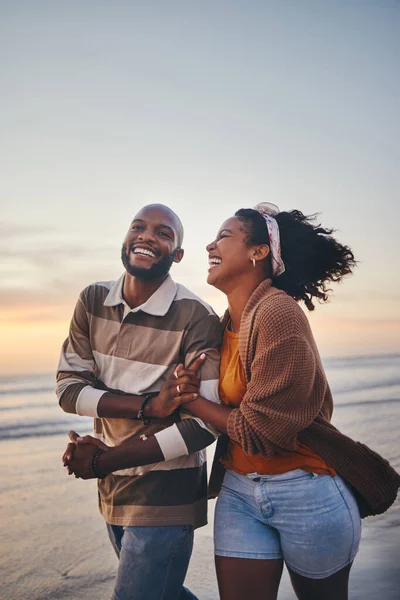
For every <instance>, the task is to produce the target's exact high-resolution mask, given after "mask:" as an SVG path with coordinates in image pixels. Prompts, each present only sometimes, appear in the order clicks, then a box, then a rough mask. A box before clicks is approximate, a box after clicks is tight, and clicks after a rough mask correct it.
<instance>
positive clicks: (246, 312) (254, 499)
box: [64, 204, 400, 600]
mask: <svg viewBox="0 0 400 600" xmlns="http://www.w3.org/2000/svg"><path fill="white" fill-rule="evenodd" d="M331 234H332V231H331V230H327V229H323V228H321V227H320V226H319V225H314V224H313V222H312V219H309V218H307V217H305V216H304V215H303V214H302V213H301V212H299V211H291V212H278V211H277V209H276V207H273V205H265V204H264V205H258V206H257V207H256V209H255V210H253V209H241V210H239V211H237V212H236V213H235V216H234V217H232V218H230V219H228V220H227V221H225V223H224V224H223V225H222V227H221V228H220V230H219V231H218V234H217V237H216V239H215V241H213V242H212V243H211V244H209V245H208V246H207V250H208V253H209V265H210V269H209V274H208V283H209V284H211V285H213V286H215V287H216V288H218V289H219V290H221V291H223V292H224V293H225V294H226V296H227V299H228V311H227V313H226V315H225V318H224V320H223V326H224V339H223V345H222V352H221V374H220V386H219V387H220V397H221V400H222V404H221V405H216V404H213V403H212V402H209V401H207V400H206V399H204V398H201V397H198V398H197V399H196V400H194V401H192V402H189V403H186V404H185V408H186V409H188V410H190V411H191V412H192V413H193V414H194V415H195V416H198V417H200V418H201V419H203V420H204V421H207V422H208V423H210V424H211V425H212V426H214V427H215V428H216V429H218V430H219V431H221V432H225V433H227V434H228V436H229V438H228V437H227V436H224V435H223V436H221V437H220V439H219V442H218V446H217V457H221V461H220V462H219V461H218V460H214V465H213V471H212V476H211V481H210V487H211V488H212V494H214V495H216V493H218V491H219V487H220V481H218V480H219V477H220V474H221V473H220V472H221V469H220V466H221V463H222V464H223V466H224V467H225V469H226V473H225V477H224V481H223V485H222V491H221V492H220V495H219V498H218V501H217V505H216V511H215V555H216V568H217V577H218V584H219V590H220V595H221V598H222V600H236V599H237V600H239V599H240V600H242V599H243V598H245V597H248V598H252V599H254V600H258V599H260V600H261V599H263V600H275V599H276V598H277V594H278V587H279V582H280V578H281V574H282V568H283V562H285V563H286V566H287V568H288V570H289V573H290V577H291V581H292V584H293V588H294V590H295V593H296V595H297V597H298V598H300V599H301V600H314V599H315V600H316V599H318V600H319V599H320V598H322V597H323V598H324V599H325V600H333V599H335V600H346V599H347V597H348V578H349V572H350V568H351V565H352V562H353V560H354V557H355V555H356V553H357V550H358V544H359V540H360V534H361V524H360V511H361V513H362V514H361V516H366V515H368V514H377V513H379V512H383V511H384V510H386V509H387V508H388V507H389V506H390V505H391V504H392V502H393V501H394V499H395V498H396V493H397V489H398V488H399V486H400V477H399V476H398V474H397V473H396V472H395V471H394V470H393V469H391V467H390V465H389V464H388V463H387V462H386V461H385V460H384V459H382V458H381V457H379V456H378V455H376V454H375V453H374V452H372V451H371V450H369V449H368V448H366V447H365V446H363V445H362V444H359V443H356V442H353V441H352V440H350V439H349V438H347V437H346V436H344V435H342V434H341V433H340V432H339V431H337V430H336V429H335V428H334V427H333V426H332V425H331V424H330V423H329V420H330V417H331V414H332V397H331V393H330V390H329V386H328V383H327V381H326V377H325V373H324V370H323V367H322V364H321V360H320V357H319V354H318V350H317V347H316V344H315V341H314V339H313V336H312V333H311V330H310V327H309V324H308V321H307V318H306V316H305V314H304V312H303V310H302V309H301V308H300V307H299V305H298V304H297V302H298V301H300V300H302V301H304V303H305V305H306V306H307V308H308V309H309V310H313V309H314V300H315V299H317V300H319V301H321V302H324V301H326V300H327V292H328V287H327V286H328V285H329V284H330V282H332V281H340V280H341V278H342V277H343V276H344V275H347V274H349V273H351V271H352V269H353V268H354V266H355V260H354V256H353V253H352V252H351V250H350V249H349V248H348V247H347V246H343V245H341V244H339V243H338V242H337V241H336V240H335V239H334V238H333V237H332V236H331ZM197 366H198V364H197V363H196V367H197ZM176 377H179V381H180V382H181V381H183V379H182V378H184V377H187V378H188V379H187V381H188V383H187V384H182V385H179V386H177V388H178V389H177V393H186V392H187V393H189V392H192V391H193V385H196V380H195V379H194V378H193V379H190V378H191V372H190V371H185V370H184V369H183V367H182V365H180V366H179V367H178V368H177V370H176ZM86 441H87V442H89V443H97V445H98V442H94V440H93V438H90V436H87V438H86ZM146 443H147V442H146ZM101 448H102V449H103V450H105V449H107V448H106V447H104V446H100V448H99V449H98V450H97V453H102V451H103V450H102V449H101ZM124 448H125V458H126V460H128V455H129V454H130V451H129V448H128V445H126V446H125V447H124ZM136 448H137V445H136ZM132 449H133V446H132ZM109 454H111V452H107V453H106V454H105V455H104V454H103V455H99V454H97V455H95V458H96V459H97V458H99V459H100V462H99V463H97V465H98V466H102V465H101V460H102V459H103V458H105V459H107V455H109ZM64 458H65V456H64ZM89 458H90V455H89ZM129 460H130V461H131V463H132V465H131V466H135V465H136V464H142V462H141V461H139V460H136V462H135V461H134V460H133V458H129ZM125 462H126V461H125ZM65 463H66V464H67V463H68V460H65ZM131 463H130V464H131ZM91 464H92V465H93V459H92V463H91ZM105 464H106V461H105V460H103V466H102V468H100V469H99V470H100V471H101V472H103V473H104V474H105V473H107V472H110V471H111V470H113V469H111V468H109V469H107V468H106V469H105V470H104V466H105ZM122 466H127V465H126V464H125V463H124V464H122V463H121V464H118V465H117V464H114V465H113V468H114V469H116V468H117V467H118V468H120V467H122ZM339 473H340V475H339ZM95 474H96V475H97V473H95ZM81 476H82V475H81ZM91 476H94V475H91V474H89V475H85V477H91ZM341 476H343V477H344V478H342V477H341ZM345 480H346V481H347V482H350V483H351V485H352V488H351V489H350V487H349V485H348V484H347V483H346V482H345ZM356 496H357V498H356ZM356 500H357V501H356Z"/></svg>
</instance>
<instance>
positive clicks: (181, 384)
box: [145, 354, 206, 419]
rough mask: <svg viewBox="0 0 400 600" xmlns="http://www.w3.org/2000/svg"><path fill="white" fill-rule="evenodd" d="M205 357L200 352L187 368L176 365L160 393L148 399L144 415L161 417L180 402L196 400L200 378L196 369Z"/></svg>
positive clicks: (170, 412) (171, 410)
mask: <svg viewBox="0 0 400 600" xmlns="http://www.w3.org/2000/svg"><path fill="white" fill-rule="evenodd" d="M205 359H206V355H205V354H202V355H201V356H199V358H197V359H196V360H195V361H194V362H193V363H192V365H191V366H190V369H187V370H186V369H184V366H183V365H178V367H177V368H176V369H175V371H174V373H173V374H172V375H171V377H170V378H169V379H167V381H166V382H165V383H164V385H163V387H162V388H161V391H160V393H159V394H158V395H157V396H154V397H153V398H152V399H151V400H150V402H149V404H148V405H147V407H146V409H145V415H146V416H149V417H157V418H160V419H162V418H165V417H168V416H169V415H170V414H172V413H173V412H174V411H175V410H176V409H177V408H178V407H179V406H180V405H181V404H185V402H191V401H192V400H196V398H198V396H199V388H200V379H199V377H198V375H197V372H196V371H197V370H198V369H200V367H201V366H202V365H203V364H204V361H205Z"/></svg>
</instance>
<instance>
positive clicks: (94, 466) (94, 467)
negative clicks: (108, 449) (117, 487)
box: [91, 448, 107, 479]
mask: <svg viewBox="0 0 400 600" xmlns="http://www.w3.org/2000/svg"><path fill="white" fill-rule="evenodd" d="M104 452H105V450H102V449H101V448H97V450H96V452H95V453H94V454H93V456H92V463H91V467H92V471H93V473H94V475H95V477H97V479H104V478H105V477H107V475H102V474H101V473H100V471H99V470H98V468H97V461H98V458H99V456H100V454H104Z"/></svg>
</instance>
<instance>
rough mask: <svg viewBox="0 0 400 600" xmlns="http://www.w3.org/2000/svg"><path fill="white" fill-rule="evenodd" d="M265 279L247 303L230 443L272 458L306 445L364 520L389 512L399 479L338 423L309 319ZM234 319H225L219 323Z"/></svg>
mask: <svg viewBox="0 0 400 600" xmlns="http://www.w3.org/2000/svg"><path fill="white" fill-rule="evenodd" d="M271 283H272V282H271V280H270V279H267V280H265V281H263V282H262V283H261V284H260V285H259V286H258V288H257V289H256V290H255V291H254V293H253V294H252V296H251V298H250V299H249V301H248V303H247V305H246V307H245V310H244V312H243V315H242V319H241V324H240V331H239V354H240V358H241V360H242V364H243V366H244V370H245V374H246V380H247V387H246V393H245V395H244V398H243V401H242V402H241V404H240V406H239V407H238V408H236V409H234V410H233V411H232V412H231V414H230V416H229V419H228V424H227V431H228V435H229V438H230V439H232V440H233V441H235V442H236V443H237V444H239V445H240V446H241V447H242V448H243V450H244V451H245V452H247V453H248V454H252V455H254V454H258V453H259V454H262V455H263V456H265V457H267V458H268V457H272V456H276V455H279V454H282V453H283V452H285V451H291V450H295V449H296V447H297V444H298V442H301V443H302V444H305V445H306V446H308V447H309V448H310V449H311V450H313V451H314V452H315V453H316V454H318V455H319V456H320V457H321V458H323V459H324V460H325V461H326V462H327V463H328V464H329V465H331V466H332V467H333V468H334V469H335V470H336V471H337V472H338V473H339V474H340V475H341V476H342V477H343V478H344V479H345V480H346V481H347V482H348V483H349V484H350V485H351V486H352V488H353V491H354V493H355V496H356V498H357V501H358V505H359V508H360V514H361V516H362V517H365V516H368V515H375V514H379V513H382V512H384V511H385V510H387V509H388V508H389V506H391V504H392V503H393V502H394V500H395V499H396V496H397V491H398V489H399V487H400V475H399V474H398V473H396V471H394V469H392V467H391V466H390V465H389V463H388V462H387V461H386V460H385V459H383V458H382V457H381V456H379V455H378V454H376V453H375V452H373V451H372V450H370V449H369V448H368V447H367V446H365V445H364V444H361V443H360V442H355V441H353V440H351V439H350V438H348V437H347V436H345V435H343V434H342V433H340V431H338V430H337V429H336V428H335V427H334V426H333V425H331V423H330V422H329V421H330V418H331V415H332V396H331V392H330V389H329V386H328V382H327V380H326V376H325V372H324V369H323V366H322V363H321V359H320V356H319V353H318V349H317V346H316V344H315V340H314V337H313V335H312V332H311V328H310V325H309V323H308V319H307V317H306V315H305V314H304V312H303V310H302V309H301V308H300V306H299V305H298V304H297V302H296V301H295V300H294V299H293V298H292V297H291V296H288V295H287V294H286V293H285V292H283V291H281V290H278V289H276V288H274V287H272V286H271ZM228 319H229V314H228V313H226V315H225V317H224V319H223V321H222V324H223V325H225V324H226V323H227V321H228ZM229 438H228V436H226V435H223V436H221V437H220V438H219V440H218V444H217V451H216V455H215V457H214V463H213V468H212V472H211V478H210V494H209V495H210V497H215V496H216V495H217V494H218V492H219V489H220V486H221V482H222V477H223V468H222V466H221V464H220V462H219V458H220V457H221V456H222V455H223V454H224V453H225V451H226V448H227V443H228V441H229Z"/></svg>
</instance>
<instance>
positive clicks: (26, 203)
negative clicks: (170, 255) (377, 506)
mask: <svg viewBox="0 0 400 600" xmlns="http://www.w3.org/2000/svg"><path fill="white" fill-rule="evenodd" d="M399 40H400V2H399V1H397V0H386V1H381V2H372V1H368V0H365V1H358V0H347V1H342V0H332V1H331V0H322V1H321V0H315V1H314V0H283V1H280V2H278V1H277V0H275V1H274V2H272V1H271V2H270V1H268V0H264V1H258V0H242V1H239V0H232V1H230V2H228V1H219V0H213V1H209V0H204V1H202V2H195V1H191V0H181V1H175V0H168V2H167V1H165V0H164V1H161V0H158V1H152V0H149V1H147V2H138V1H134V0H129V1H121V0H115V1H114V2H108V1H107V2H105V1H102V0H100V1H99V0H96V2H94V1H93V0H86V1H85V2H80V1H77V0H70V1H69V2H63V1H61V0H51V1H48V2H45V1H42V0H35V2H32V1H31V0H25V1H24V0H16V1H15V2H9V1H6V0H0V69H1V82H2V85H1V88H2V91H1V97H0V108H1V110H0V131H1V138H2V143H1V146H0V204H1V223H0V255H1V261H0V305H1V316H0V374H11V373H21V374H23V373H40V372H49V371H52V370H54V369H55V368H56V365H57V360H58V353H59V348H60V345H61V343H62V341H63V340H64V338H65V337H66V335H67V333H68V325H69V320H70V317H71V315H72V311H73V308H74V305H75V302H76V299H77V296H78V294H79V291H80V290H81V289H82V288H84V287H85V286H86V285H88V284H90V283H92V282H93V281H97V280H110V279H114V278H117V277H118V276H119V275H120V274H121V273H122V265H121V263H120V247H121V243H122V240H123V238H124V235H125V233H126V230H127V229H128V226H129V223H130V221H131V219H132V217H133V216H134V214H135V213H136V212H137V211H138V210H139V209H140V208H141V207H142V206H143V205H145V204H147V203H151V202H161V203H164V204H167V205H168V206H170V207H171V208H172V209H174V210H175V211H176V212H177V213H178V214H179V216H180V217H181V219H182V221H183V224H184V227H185V242H184V248H185V257H184V259H183V261H182V262H181V263H180V264H179V265H176V266H174V267H173V270H172V274H173V277H174V278H175V279H176V280H177V281H179V282H180V283H182V284H183V285H185V286H187V287H188V288H190V289H191V290H193V291H194V292H196V293H197V294H199V295H200V296H202V297H203V298H204V299H205V300H207V301H208V302H209V303H210V304H211V305H212V306H213V307H214V308H215V310H216V311H217V312H218V313H219V314H221V313H222V312H223V310H224V308H225V306H226V303H225V299H224V297H223V296H222V294H220V293H219V292H217V291H216V290H214V289H213V288H211V287H209V286H207V284H206V283H205V279H206V274H207V254H206V252H205V245H206V244H207V243H208V242H210V241H211V240H213V239H214V236H215V233H216V231H217V230H218V228H219V226H220V224H221V223H222V222H223V221H224V220H225V219H226V218H228V217H229V216H231V215H232V214H233V213H234V212H235V211H236V210H237V209H238V208H241V207H252V206H254V205H255V204H256V203H258V202H261V201H267V202H273V203H275V204H278V206H279V207H280V208H281V210H289V209H293V208H297V209H300V210H302V211H303V212H304V213H306V214H313V213H319V219H320V221H321V222H322V224H323V225H324V226H328V227H334V228H335V229H336V230H337V232H336V235H337V237H338V239H339V240H340V241H341V242H343V243H345V244H347V245H349V246H350V247H351V248H352V249H353V251H354V253H355V255H356V258H357V259H358V261H359V263H358V267H357V269H356V271H355V274H354V275H353V276H352V277H350V278H347V279H346V280H344V281H343V282H342V283H341V284H340V285H339V286H336V289H334V293H333V294H332V298H331V300H330V302H329V303H328V304H326V305H323V306H322V305H318V306H317V308H316V310H315V311H314V313H313V314H312V315H310V321H311V325H312V328H313V331H314V333H315V336H316V339H317V342H318V344H319V347H320V351H321V354H322V356H323V357H330V356H346V355H350V354H358V355H371V354H378V353H394V352H400V310H399V297H400V283H399V267H398V238H399V231H398V228H399V221H400V209H399V188H400V184H399V176H398V173H399V159H400V150H399V139H400V126H399V111H398V107H399V106H400V93H399V92H400V74H399V58H400V56H399V54H400V41H399Z"/></svg>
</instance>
